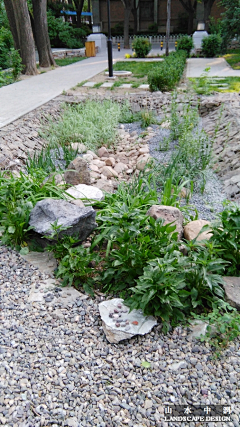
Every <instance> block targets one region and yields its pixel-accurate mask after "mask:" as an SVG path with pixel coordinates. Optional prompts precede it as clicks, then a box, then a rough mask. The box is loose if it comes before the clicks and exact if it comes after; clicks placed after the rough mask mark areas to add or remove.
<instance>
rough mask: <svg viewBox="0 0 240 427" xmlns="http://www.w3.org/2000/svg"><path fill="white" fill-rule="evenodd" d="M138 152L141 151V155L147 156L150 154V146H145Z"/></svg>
mask: <svg viewBox="0 0 240 427" xmlns="http://www.w3.org/2000/svg"><path fill="white" fill-rule="evenodd" d="M138 151H139V154H147V153H149V148H148V145H144V146H143V147H141V148H140V149H139V150H138Z"/></svg>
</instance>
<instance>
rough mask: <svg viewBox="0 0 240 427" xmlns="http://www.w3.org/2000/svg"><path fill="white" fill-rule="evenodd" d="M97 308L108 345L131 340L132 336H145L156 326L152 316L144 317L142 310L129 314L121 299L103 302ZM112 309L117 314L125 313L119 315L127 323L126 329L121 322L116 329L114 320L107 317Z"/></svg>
mask: <svg viewBox="0 0 240 427" xmlns="http://www.w3.org/2000/svg"><path fill="white" fill-rule="evenodd" d="M119 304H121V306H122V309H119V308H118V305H119ZM98 307H99V311H100V316H101V319H102V321H103V330H104V332H105V334H106V338H107V340H108V341H109V342H110V343H118V342H119V341H122V340H125V339H129V338H132V337H133V336H134V335H145V334H147V333H148V332H150V331H151V329H152V328H153V327H154V326H155V325H157V321H156V319H155V318H154V317H152V316H144V314H143V312H142V310H132V311H131V312H130V313H129V308H128V307H126V306H125V305H124V304H123V300H122V299H121V298H114V299H112V300H108V301H103V302H101V303H100V304H99V305H98ZM114 309H117V310H119V312H120V311H121V310H124V311H126V313H120V314H121V320H128V321H129V325H128V326H127V327H126V326H123V322H121V323H120V326H119V327H116V319H113V318H111V317H109V314H110V313H113V312H114ZM134 321H136V322H138V324H137V325H134V324H133V323H132V322H134ZM127 328H129V329H127ZM126 329H127V330H126Z"/></svg>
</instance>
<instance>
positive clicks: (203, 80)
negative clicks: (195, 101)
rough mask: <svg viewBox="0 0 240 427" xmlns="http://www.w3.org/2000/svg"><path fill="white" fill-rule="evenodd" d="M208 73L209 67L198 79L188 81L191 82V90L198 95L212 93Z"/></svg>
mask: <svg viewBox="0 0 240 427" xmlns="http://www.w3.org/2000/svg"><path fill="white" fill-rule="evenodd" d="M209 72H210V67H207V68H205V70H204V72H203V73H202V74H201V76H200V77H199V78H198V79H189V80H190V81H192V82H193V88H194V90H195V92H196V93H197V94H199V95H210V94H211V93H212V89H211V79H210V78H209Z"/></svg>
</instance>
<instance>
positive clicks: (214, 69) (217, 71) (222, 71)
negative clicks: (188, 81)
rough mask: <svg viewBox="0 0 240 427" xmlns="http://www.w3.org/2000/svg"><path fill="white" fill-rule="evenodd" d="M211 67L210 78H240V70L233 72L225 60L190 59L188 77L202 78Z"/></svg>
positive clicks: (188, 61)
mask: <svg viewBox="0 0 240 427" xmlns="http://www.w3.org/2000/svg"><path fill="white" fill-rule="evenodd" d="M209 67H210V71H209V74H208V75H209V77H240V70H233V69H232V67H230V65H229V64H228V63H227V61H226V60H225V59H224V58H190V59H188V60H187V74H186V77H200V76H201V74H202V73H203V72H204V70H205V69H206V68H209Z"/></svg>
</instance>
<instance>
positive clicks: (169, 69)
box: [148, 50, 187, 91]
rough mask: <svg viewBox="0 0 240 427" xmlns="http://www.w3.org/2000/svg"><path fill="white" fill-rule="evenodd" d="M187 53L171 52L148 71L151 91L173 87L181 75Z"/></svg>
mask: <svg viewBox="0 0 240 427" xmlns="http://www.w3.org/2000/svg"><path fill="white" fill-rule="evenodd" d="M186 57H187V54H186V52H185V51H182V50H181V51H178V52H171V53H170V55H169V56H168V57H166V58H165V59H164V61H163V62H160V63H159V64H158V67H156V68H155V69H153V70H152V71H150V72H149V73H148V83H149V87H150V90H151V91H157V90H161V91H167V90H171V89H173V88H174V86H175V85H176V84H177V83H178V82H179V80H180V79H181V77H182V74H183V71H184V68H185V63H186Z"/></svg>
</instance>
